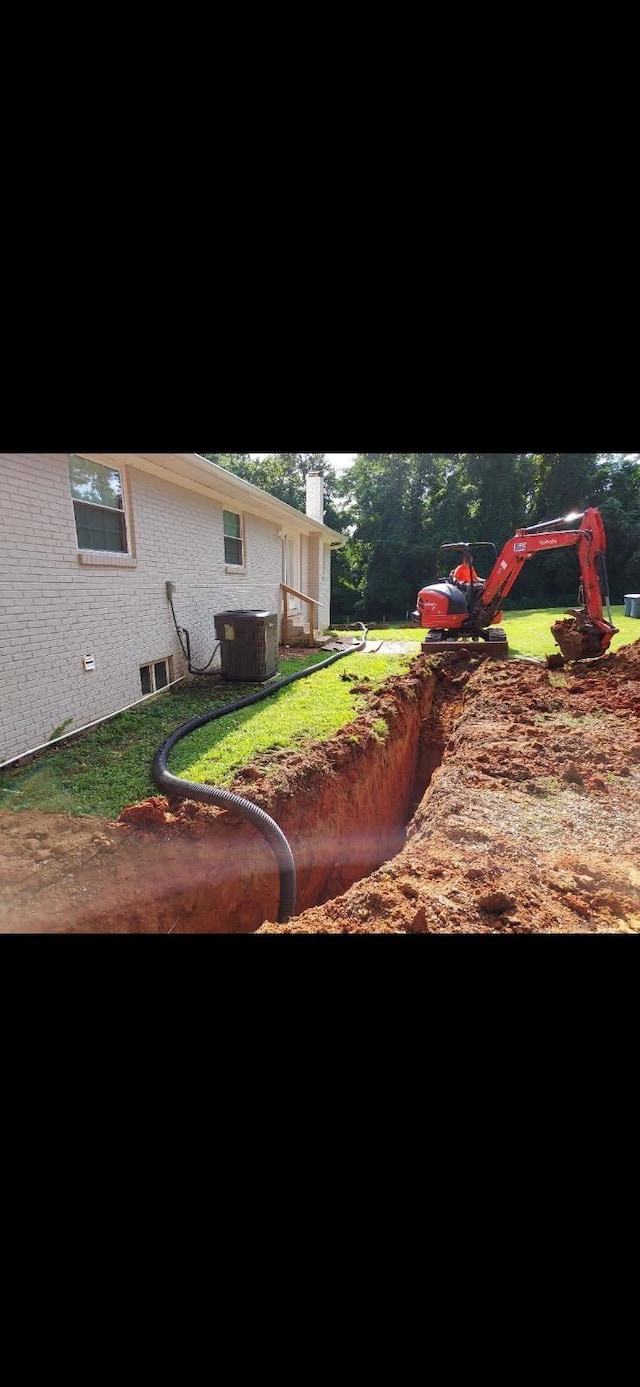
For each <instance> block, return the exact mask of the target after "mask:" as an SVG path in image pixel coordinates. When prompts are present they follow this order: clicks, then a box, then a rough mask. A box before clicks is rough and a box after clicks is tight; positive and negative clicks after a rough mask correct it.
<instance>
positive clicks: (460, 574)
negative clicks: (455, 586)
mask: <svg viewBox="0 0 640 1387" xmlns="http://www.w3.org/2000/svg"><path fill="white" fill-rule="evenodd" d="M470 558H471V567H469V565H468V563H459V564H458V567H457V568H454V570H453V573H452V575H451V576H452V577H453V578H455V579H456V581H457V582H458V583H481V582H482V578H479V577H478V575H477V573H476V570H475V568H474V567H473V554H471V555H470Z"/></svg>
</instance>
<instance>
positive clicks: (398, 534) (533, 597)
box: [334, 453, 640, 618]
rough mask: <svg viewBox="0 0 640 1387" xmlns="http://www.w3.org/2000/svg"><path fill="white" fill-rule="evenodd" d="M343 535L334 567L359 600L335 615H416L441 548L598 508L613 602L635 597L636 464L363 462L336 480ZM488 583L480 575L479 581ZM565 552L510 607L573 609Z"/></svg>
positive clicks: (538, 564)
mask: <svg viewBox="0 0 640 1387" xmlns="http://www.w3.org/2000/svg"><path fill="white" fill-rule="evenodd" d="M341 487H342V490H343V496H344V506H345V510H347V511H349V510H350V514H351V526H350V538H349V541H348V544H347V546H346V550H345V552H344V555H343V558H342V563H343V565H344V567H345V569H346V568H347V567H348V568H349V569H350V574H349V582H350V591H351V593H352V594H356V593H357V599H356V600H355V602H354V603H353V605H351V606H350V607H347V606H346V605H345V606H344V607H343V606H337V607H336V608H335V609H334V610H335V614H336V615H343V616H344V615H347V614H349V613H352V614H355V615H357V616H361V617H362V616H366V617H372V616H373V617H377V618H380V617H381V616H382V615H383V614H385V615H386V616H387V617H391V616H394V615H396V616H397V615H400V614H402V615H404V614H405V613H406V612H408V611H412V610H413V608H414V607H415V602H416V598H417V594H418V592H419V590H420V588H421V587H423V586H424V585H425V584H426V583H430V582H433V581H434V576H435V562H436V554H437V551H438V548H439V546H440V544H442V543H452V542H454V541H457V540H467V541H469V542H470V543H471V546H472V547H473V543H474V541H475V542H476V543H477V542H479V541H484V542H487V541H490V542H492V543H494V544H495V545H496V549H497V550H498V552H499V551H500V549H501V548H502V546H503V544H504V543H505V542H506V541H507V540H508V539H510V538H511V536H512V535H513V534H515V531H516V530H517V529H520V528H522V527H523V526H526V525H532V524H538V523H539V522H542V521H544V520H554V519H556V518H557V517H558V516H561V515H565V514H567V513H568V512H569V511H570V510H578V511H580V510H584V509H585V508H586V506H588V505H596V506H600V508H601V510H602V514H603V518H604V523H605V528H606V531H607V541H608V550H607V561H608V571H609V580H610V588H611V595H612V598H613V599H614V600H615V601H616V602H618V603H619V602H621V600H622V598H623V596H624V593H625V592H627V591H638V590H640V586H639V585H640V462H639V460H638V458H637V457H635V456H627V457H619V456H617V455H611V454H606V455H605V454H596V453H538V454H534V453H448V454H441V453H361V454H359V455H358V457H357V458H356V460H355V463H354V465H353V467H352V468H351V469H350V471H349V472H347V473H345V476H344V477H343V478H342V481H341ZM483 576H484V577H486V576H487V574H486V572H483ZM578 584H579V571H578V566H577V563H576V557H575V553H574V552H573V550H572V549H565V550H558V551H555V552H549V553H546V554H540V555H537V556H536V558H535V560H534V561H532V562H531V563H528V564H526V565H525V567H524V569H523V572H522V574H521V575H520V577H519V578H518V582H517V585H516V587H515V588H514V589H512V596H511V597H510V599H509V601H508V603H507V609H509V608H511V607H514V608H524V609H527V610H528V609H531V608H535V607H542V606H546V605H560V604H561V603H564V604H568V605H569V604H574V603H575V602H576V599H577V589H578Z"/></svg>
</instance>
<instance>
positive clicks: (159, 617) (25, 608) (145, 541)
mask: <svg viewBox="0 0 640 1387" xmlns="http://www.w3.org/2000/svg"><path fill="white" fill-rule="evenodd" d="M0 481H1V483H2V521H1V524H0V764H2V763H4V762H6V761H9V760H12V759H13V758H15V757H18V756H20V755H24V754H25V753H26V752H27V751H29V750H33V749H35V748H36V747H38V746H40V745H41V744H42V743H44V742H47V741H48V740H49V739H51V735H52V733H53V732H56V731H57V730H58V729H60V728H61V726H62V724H65V723H66V724H67V728H66V729H65V730H68V732H71V731H73V730H76V729H78V728H81V727H84V726H86V725H87V724H89V723H91V722H94V721H96V720H99V719H100V718H103V717H107V716H109V715H110V714H112V713H115V712H118V711H120V710H121V709H124V708H126V707H128V706H130V705H131V704H132V703H134V702H136V701H137V700H139V699H141V698H142V697H143V696H144V695H146V694H149V693H153V692H157V691H158V689H160V688H163V687H165V686H166V685H167V684H170V683H173V682H174V681H176V680H178V679H181V678H183V677H184V676H185V675H186V673H187V668H186V662H185V660H184V657H183V654H182V651H181V649H180V644H179V641H178V636H177V634H176V630H175V626H174V623H173V619H172V615H171V607H170V605H169V602H168V600H167V593H166V584H167V582H172V583H174V584H175V595H174V598H173V601H174V605H175V611H176V617H177V621H178V623H179V625H180V626H183V627H186V628H187V629H188V631H189V635H190V640H191V660H192V664H193V665H195V666H196V667H201V666H204V665H206V663H207V661H208V660H209V658H210V655H211V652H212V650H213V648H214V646H215V644H216V634H215V623H214V616H215V614H216V613H217V612H221V611H228V610H238V609H243V608H244V609H263V610H267V611H273V612H276V613H277V614H278V618H279V622H280V628H279V629H280V637H281V638H282V634H283V612H284V609H285V608H284V601H285V594H286V601H287V603H288V604H289V606H288V618H289V633H288V634H289V639H290V640H292V639H295V635H296V632H297V633H298V635H299V636H300V635H301V634H302V632H303V631H304V629H305V623H306V630H307V632H308V631H309V621H308V615H309V613H310V612H311V611H313V612H314V613H315V616H314V620H313V627H314V629H315V631H317V632H318V631H319V632H322V631H324V630H326V628H327V626H328V625H329V620H330V615H329V598H330V585H331V547H332V546H334V547H335V546H339V545H341V544H342V543H343V542H344V541H343V538H342V536H341V535H339V534H336V532H335V531H333V530H330V529H328V528H327V526H325V525H323V523H322V514H323V486H322V478H321V476H319V475H312V476H310V477H309V478H308V479H307V511H308V514H303V513H302V512H301V511H297V510H294V509H293V508H292V507H291V506H287V505H285V504H284V503H283V502H282V501H278V500H276V498H275V497H273V496H270V495H268V494H267V492H265V491H262V490H261V489H260V488H259V487H256V486H252V485H251V483H249V482H245V481H243V480H242V479H241V478H239V477H235V476H234V475H233V474H232V473H231V472H227V471H226V470H225V469H224V468H222V467H218V466H216V465H215V463H212V462H209V461H207V460H206V459H205V458H201V457H198V455H197V454H195V453H113V454H110V453H78V454H66V453H11V454H9V453H0ZM287 588H289V589H293V590H294V592H295V593H298V594H300V595H301V596H304V597H309V598H313V599H315V603H316V604H317V605H316V606H314V607H312V606H310V605H309V604H308V603H307V602H306V601H302V600H301V596H298V597H296V596H295V595H294V594H293V593H291V592H287V591H286V590H287ZM216 665H219V657H216V659H215V660H214V662H213V665H212V670H213V669H215V668H216Z"/></svg>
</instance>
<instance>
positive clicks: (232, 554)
mask: <svg viewBox="0 0 640 1387" xmlns="http://www.w3.org/2000/svg"><path fill="white" fill-rule="evenodd" d="M222 523H223V529H224V561H225V563H226V564H229V566H230V567H232V568H242V567H243V566H244V554H243V549H244V541H243V538H242V516H241V515H238V514H237V513H236V511H233V510H225V511H223V512H222Z"/></svg>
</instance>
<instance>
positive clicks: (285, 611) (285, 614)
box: [280, 583, 320, 646]
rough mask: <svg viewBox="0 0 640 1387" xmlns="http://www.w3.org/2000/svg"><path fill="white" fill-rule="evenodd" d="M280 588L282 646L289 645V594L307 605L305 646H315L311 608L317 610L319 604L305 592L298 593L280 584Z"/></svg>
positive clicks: (296, 590)
mask: <svg viewBox="0 0 640 1387" xmlns="http://www.w3.org/2000/svg"><path fill="white" fill-rule="evenodd" d="M280 587H281V589H282V594H283V603H282V636H283V640H284V644H285V645H289V635H290V632H289V593H291V596H292V597H297V598H299V600H300V601H301V602H307V603H308V604H309V639H308V641H307V645H309V646H313V645H315V640H314V636H313V608H314V607H317V608H318V610H319V609H320V603H319V602H318V601H317V600H316V598H315V597H309V596H308V595H307V593H306V592H298V589H297V588H290V587H289V585H288V583H281V584H280Z"/></svg>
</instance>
